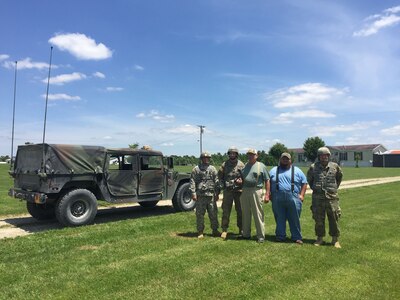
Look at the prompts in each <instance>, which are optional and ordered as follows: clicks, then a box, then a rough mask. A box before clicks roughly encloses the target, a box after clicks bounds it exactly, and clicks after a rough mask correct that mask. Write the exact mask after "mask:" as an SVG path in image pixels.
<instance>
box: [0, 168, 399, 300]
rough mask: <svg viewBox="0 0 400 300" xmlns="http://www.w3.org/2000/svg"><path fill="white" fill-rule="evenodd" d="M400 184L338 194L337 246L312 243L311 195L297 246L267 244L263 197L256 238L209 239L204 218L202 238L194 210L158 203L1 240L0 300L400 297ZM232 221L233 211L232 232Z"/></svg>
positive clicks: (4, 184) (270, 238)
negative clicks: (260, 235) (142, 210)
mask: <svg viewBox="0 0 400 300" xmlns="http://www.w3.org/2000/svg"><path fill="white" fill-rule="evenodd" d="M0 167H1V168H2V169H0V174H1V175H0V184H1V186H0V205H1V206H0V214H4V206H5V207H10V208H9V210H10V211H12V210H14V209H15V208H12V205H8V203H9V201H11V202H13V201H14V202H16V203H19V202H17V201H15V200H12V199H11V200H9V199H7V198H8V196H6V194H7V189H8V188H9V186H10V184H11V181H10V180H9V179H7V176H8V175H7V174H4V173H6V169H5V168H3V166H2V165H0ZM356 170H357V171H360V172H361V171H365V173H368V174H369V173H370V174H371V175H373V176H369V175H365V176H367V177H365V178H370V177H387V176H396V175H399V174H400V172H399V169H397V170H395V169H372V168H371V169H356ZM392 170H394V171H392ZM351 171H352V170H350V169H345V170H344V172H345V176H346V175H347V174H350V173H351ZM390 172H393V174H392V175H390ZM345 179H348V178H345ZM352 179H356V178H352ZM399 187H400V183H398V182H397V183H390V184H383V185H377V186H369V187H362V188H355V189H348V190H341V191H340V199H341V208H342V212H343V214H342V218H341V220H340V225H341V229H342V236H341V238H340V241H341V244H342V247H343V248H342V249H335V248H333V247H332V246H329V245H325V246H321V247H315V246H314V245H313V244H312V243H313V241H314V238H315V236H314V229H313V228H314V222H313V220H312V218H311V213H310V209H309V206H310V202H311V197H310V195H307V196H306V199H305V204H304V206H303V213H302V217H301V222H302V230H303V236H304V242H305V243H304V244H303V245H302V246H299V245H296V244H293V243H290V242H287V243H275V242H274V235H273V232H274V220H273V216H272V212H271V205H270V204H267V205H265V206H264V209H265V213H266V232H267V241H266V243H264V244H260V245H259V244H257V243H256V242H255V240H252V241H245V240H236V239H235V236H234V235H233V234H232V235H231V238H228V240H226V241H222V240H221V239H220V238H213V237H211V236H210V235H209V234H210V232H211V230H210V229H209V222H208V220H207V221H206V227H207V230H208V231H207V232H206V233H207V234H208V235H207V236H206V237H205V239H204V240H198V239H197V238H196V235H195V214H194V212H188V213H173V211H172V209H165V208H161V207H158V208H157V207H156V208H155V210H154V212H155V213H154V215H152V214H150V215H149V214H145V216H140V214H139V215H138V214H134V215H133V216H132V218H129V217H128V218H126V219H124V220H120V221H109V222H103V223H101V224H95V225H91V226H85V227H79V228H64V229H53V230H48V231H45V232H41V233H36V234H34V235H29V236H24V237H17V238H15V239H3V240H0V283H1V288H0V299H207V298H208V299H316V298H324V299H400V255H399V253H400V239H399V229H400V226H399V221H398V220H399V216H400V215H399V206H400V197H399V196H398V190H399ZM22 207H23V208H25V204H24V203H22ZM219 216H221V211H220V213H219ZM235 223H236V216H235V213H232V218H231V224H232V226H231V229H232V232H236V230H237V229H236V228H235V226H233V225H234V224H235ZM253 232H254V227H253ZM327 240H328V241H329V239H327Z"/></svg>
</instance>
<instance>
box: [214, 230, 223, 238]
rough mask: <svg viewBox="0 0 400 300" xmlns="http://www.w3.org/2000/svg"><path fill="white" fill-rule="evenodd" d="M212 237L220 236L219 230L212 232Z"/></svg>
mask: <svg viewBox="0 0 400 300" xmlns="http://www.w3.org/2000/svg"><path fill="white" fill-rule="evenodd" d="M212 235H213V236H214V237H217V236H221V232H219V230H213V233H212Z"/></svg>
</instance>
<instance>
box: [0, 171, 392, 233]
mask: <svg viewBox="0 0 400 300" xmlns="http://www.w3.org/2000/svg"><path fill="white" fill-rule="evenodd" d="M397 181H400V176H397V177H385V178H372V179H361V180H347V181H343V182H342V185H341V186H340V189H349V188H356V187H361V186H368V185H376V184H383V183H390V182H397ZM308 193H310V191H309V192H308ZM221 203H222V202H221V201H218V204H219V205H221ZM173 212H174V209H173V207H172V203H171V200H163V201H160V202H159V203H158V204H157V206H156V207H155V208H151V209H146V208H143V207H141V206H139V205H138V204H129V205H118V206H115V207H107V208H99V211H98V213H97V216H96V219H95V223H96V224H101V223H107V222H111V221H118V220H125V219H134V218H145V217H149V216H155V215H163V214H170V213H173ZM61 228H62V226H61V225H60V224H59V223H58V222H57V221H55V220H51V221H45V222H44V221H37V220H36V219H34V218H32V217H31V216H30V215H29V214H25V215H18V216H11V217H8V216H6V217H0V239H3V238H15V237H17V236H24V235H29V234H33V233H36V232H41V231H47V230H58V229H61Z"/></svg>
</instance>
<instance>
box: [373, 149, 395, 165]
mask: <svg viewBox="0 0 400 300" xmlns="http://www.w3.org/2000/svg"><path fill="white" fill-rule="evenodd" d="M373 166H374V167H382V168H399V167H400V150H390V151H385V152H384V153H381V154H374V159H373Z"/></svg>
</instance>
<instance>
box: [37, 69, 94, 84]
mask: <svg viewBox="0 0 400 300" xmlns="http://www.w3.org/2000/svg"><path fill="white" fill-rule="evenodd" d="M86 77H87V76H86V75H85V74H82V73H78V72H74V73H71V74H62V75H57V76H54V77H50V84H56V85H63V84H64V83H68V82H72V81H77V80H82V79H85V78H86ZM42 82H44V83H47V79H43V80H42Z"/></svg>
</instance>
